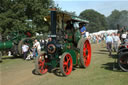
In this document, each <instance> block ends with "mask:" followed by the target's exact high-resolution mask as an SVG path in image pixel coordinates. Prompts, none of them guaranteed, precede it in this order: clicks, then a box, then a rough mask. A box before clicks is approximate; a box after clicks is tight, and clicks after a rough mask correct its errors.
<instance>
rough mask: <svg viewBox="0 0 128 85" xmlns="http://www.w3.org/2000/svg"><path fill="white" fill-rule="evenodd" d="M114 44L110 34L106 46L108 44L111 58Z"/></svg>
mask: <svg viewBox="0 0 128 85" xmlns="http://www.w3.org/2000/svg"><path fill="white" fill-rule="evenodd" d="M112 43H113V39H112V36H111V35H110V34H109V35H108V36H107V38H106V44H107V49H108V51H109V56H111V52H112Z"/></svg>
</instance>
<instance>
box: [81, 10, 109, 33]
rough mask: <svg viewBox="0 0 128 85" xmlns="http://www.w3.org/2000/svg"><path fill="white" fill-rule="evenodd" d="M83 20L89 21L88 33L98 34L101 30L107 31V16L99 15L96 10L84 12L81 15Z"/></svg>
mask: <svg viewBox="0 0 128 85" xmlns="http://www.w3.org/2000/svg"><path fill="white" fill-rule="evenodd" d="M79 16H80V17H81V18H82V19H86V20H88V21H89V25H88V27H87V31H89V32H97V31H100V30H105V29H107V22H106V19H105V16H104V15H102V14H100V13H98V12H97V11H95V10H92V9H88V10H84V11H83V12H81V13H80V15H79Z"/></svg>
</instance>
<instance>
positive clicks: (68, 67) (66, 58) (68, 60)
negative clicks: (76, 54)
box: [60, 52, 73, 76]
mask: <svg viewBox="0 0 128 85" xmlns="http://www.w3.org/2000/svg"><path fill="white" fill-rule="evenodd" d="M72 67H73V62H72V56H71V54H70V53H67V52H65V53H63V55H62V57H61V59H60V70H61V72H62V74H63V75H64V76H68V75H69V74H70V73H71V72H72Z"/></svg>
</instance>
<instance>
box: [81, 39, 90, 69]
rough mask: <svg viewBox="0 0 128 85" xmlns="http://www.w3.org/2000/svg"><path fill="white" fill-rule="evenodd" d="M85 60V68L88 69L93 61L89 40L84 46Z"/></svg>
mask: <svg viewBox="0 0 128 85" xmlns="http://www.w3.org/2000/svg"><path fill="white" fill-rule="evenodd" d="M83 60H84V64H85V66H86V67H88V66H89V64H90V60H91V46H90V43H89V41H88V40H86V41H85V42H84V46H83Z"/></svg>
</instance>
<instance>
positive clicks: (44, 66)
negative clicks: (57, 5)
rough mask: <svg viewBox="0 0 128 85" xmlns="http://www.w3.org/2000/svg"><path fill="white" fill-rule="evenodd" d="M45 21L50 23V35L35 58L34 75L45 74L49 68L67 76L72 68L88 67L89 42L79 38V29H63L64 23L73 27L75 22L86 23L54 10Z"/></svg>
mask: <svg viewBox="0 0 128 85" xmlns="http://www.w3.org/2000/svg"><path fill="white" fill-rule="evenodd" d="M46 19H47V21H48V20H50V21H51V34H50V35H48V36H49V42H48V43H47V45H45V49H44V50H43V51H41V53H40V55H39V56H38V57H37V58H36V62H35V73H36V74H45V73H46V72H47V71H48V70H49V69H51V68H52V69H54V68H60V71H61V73H62V74H63V75H64V76H68V75H70V74H71V72H72V69H73V67H76V66H80V67H83V68H86V67H88V66H89V64H90V61H91V45H90V43H89V40H88V39H86V38H81V34H80V31H79V29H74V28H73V27H71V28H69V29H65V28H64V25H65V22H69V23H71V24H72V25H73V24H74V23H76V22H77V23H78V22H79V23H85V24H87V23H88V21H86V20H82V19H80V18H75V17H72V16H70V15H69V14H66V13H63V12H57V11H56V10H52V11H51V17H50V16H48V17H46ZM58 23H60V24H58ZM58 25H59V26H60V27H59V26H58ZM69 27H70V26H69Z"/></svg>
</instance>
